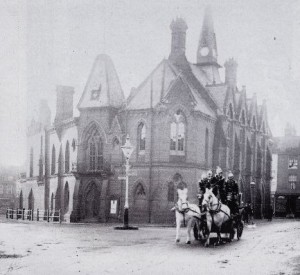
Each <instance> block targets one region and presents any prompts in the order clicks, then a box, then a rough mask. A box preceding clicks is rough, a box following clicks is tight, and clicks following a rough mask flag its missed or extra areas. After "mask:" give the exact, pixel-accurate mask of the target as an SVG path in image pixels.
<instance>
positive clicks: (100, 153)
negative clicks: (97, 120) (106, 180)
mask: <svg viewBox="0 0 300 275" xmlns="http://www.w3.org/2000/svg"><path fill="white" fill-rule="evenodd" d="M102 167H103V142H102V139H101V138H99V140H98V142H97V169H98V170H100V169H102Z"/></svg>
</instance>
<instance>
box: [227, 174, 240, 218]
mask: <svg viewBox="0 0 300 275" xmlns="http://www.w3.org/2000/svg"><path fill="white" fill-rule="evenodd" d="M225 194H226V204H227V206H228V207H229V209H230V212H231V214H232V215H233V216H235V215H237V214H239V206H238V196H239V186H238V184H237V182H236V181H235V180H234V176H233V174H232V173H231V172H229V174H228V180H227V181H226V182H225Z"/></svg>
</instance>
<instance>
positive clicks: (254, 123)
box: [252, 116, 256, 130]
mask: <svg viewBox="0 0 300 275" xmlns="http://www.w3.org/2000/svg"><path fill="white" fill-rule="evenodd" d="M252 127H253V129H254V130H256V119H255V116H254V117H253V119H252Z"/></svg>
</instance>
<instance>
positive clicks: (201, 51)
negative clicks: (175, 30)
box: [200, 47, 209, 56]
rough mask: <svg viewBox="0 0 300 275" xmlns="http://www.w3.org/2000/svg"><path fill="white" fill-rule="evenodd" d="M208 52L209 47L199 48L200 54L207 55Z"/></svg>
mask: <svg viewBox="0 0 300 275" xmlns="http://www.w3.org/2000/svg"><path fill="white" fill-rule="evenodd" d="M208 53H209V49H208V48H207V47H203V48H202V49H201V50H200V54H201V55H202V56H207V55H208Z"/></svg>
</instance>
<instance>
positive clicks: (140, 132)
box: [137, 123, 146, 153]
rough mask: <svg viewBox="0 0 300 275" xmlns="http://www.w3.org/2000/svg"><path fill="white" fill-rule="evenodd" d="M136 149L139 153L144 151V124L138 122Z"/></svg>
mask: <svg viewBox="0 0 300 275" xmlns="http://www.w3.org/2000/svg"><path fill="white" fill-rule="evenodd" d="M137 136H138V149H139V152H140V153H143V152H145V149H146V126H145V124H144V123H140V124H139V126H138V135H137Z"/></svg>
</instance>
